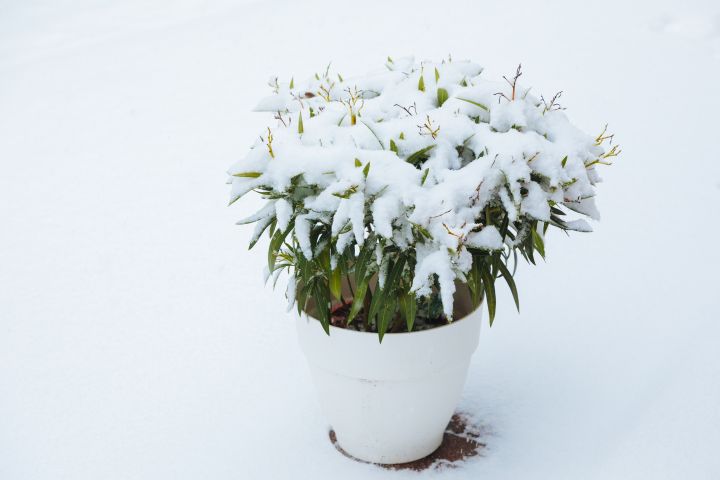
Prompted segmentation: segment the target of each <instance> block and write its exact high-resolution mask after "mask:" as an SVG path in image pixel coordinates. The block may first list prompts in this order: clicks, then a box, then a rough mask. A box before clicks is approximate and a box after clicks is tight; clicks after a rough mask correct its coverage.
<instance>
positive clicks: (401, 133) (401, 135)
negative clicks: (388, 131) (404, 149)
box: [400, 132, 405, 140]
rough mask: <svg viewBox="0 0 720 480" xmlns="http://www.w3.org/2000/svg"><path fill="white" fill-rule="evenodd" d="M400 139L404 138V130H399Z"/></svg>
mask: <svg viewBox="0 0 720 480" xmlns="http://www.w3.org/2000/svg"><path fill="white" fill-rule="evenodd" d="M400 140H405V133H404V132H400Z"/></svg>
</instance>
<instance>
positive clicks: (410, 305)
mask: <svg viewBox="0 0 720 480" xmlns="http://www.w3.org/2000/svg"><path fill="white" fill-rule="evenodd" d="M400 306H401V308H402V312H403V316H404V317H405V325H406V326H407V331H408V332H412V329H413V326H414V325H415V317H416V316H417V302H416V301H415V295H414V294H412V293H411V292H407V293H405V294H404V295H402V296H401V297H400Z"/></svg>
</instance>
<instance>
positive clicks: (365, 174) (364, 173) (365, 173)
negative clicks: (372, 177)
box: [362, 162, 370, 178]
mask: <svg viewBox="0 0 720 480" xmlns="http://www.w3.org/2000/svg"><path fill="white" fill-rule="evenodd" d="M362 172H363V175H364V176H365V178H367V176H368V173H370V162H368V163H367V165H365V168H363V171H362Z"/></svg>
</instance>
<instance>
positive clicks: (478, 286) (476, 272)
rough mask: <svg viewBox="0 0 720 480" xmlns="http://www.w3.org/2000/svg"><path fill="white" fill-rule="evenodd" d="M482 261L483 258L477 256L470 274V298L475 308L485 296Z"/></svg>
mask: <svg viewBox="0 0 720 480" xmlns="http://www.w3.org/2000/svg"><path fill="white" fill-rule="evenodd" d="M481 263H482V260H480V258H479V257H477V256H475V257H474V258H473V263H472V267H471V268H470V272H469V275H468V287H469V288H470V300H471V301H472V305H473V308H478V307H479V306H480V304H481V303H482V300H483V297H484V294H483V289H482V288H483V286H482V277H481V275H480V268H481V267H480V264H481Z"/></svg>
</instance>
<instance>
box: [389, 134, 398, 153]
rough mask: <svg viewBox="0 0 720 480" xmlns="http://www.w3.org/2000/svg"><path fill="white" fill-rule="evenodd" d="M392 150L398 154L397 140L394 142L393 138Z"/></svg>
mask: <svg viewBox="0 0 720 480" xmlns="http://www.w3.org/2000/svg"><path fill="white" fill-rule="evenodd" d="M390 150H391V151H393V152H395V153H398V148H397V145H396V144H395V140H393V139H392V138H391V139H390Z"/></svg>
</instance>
